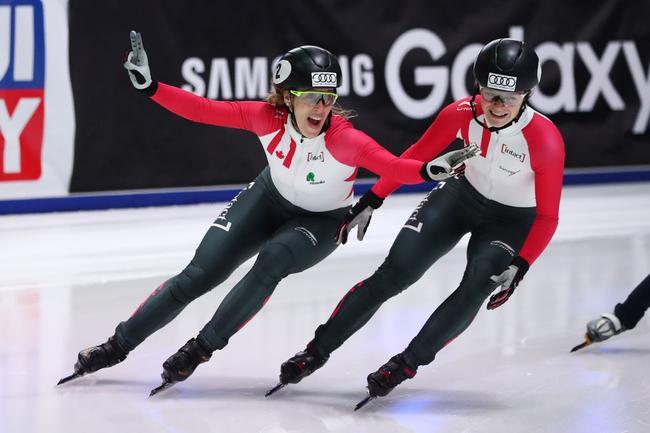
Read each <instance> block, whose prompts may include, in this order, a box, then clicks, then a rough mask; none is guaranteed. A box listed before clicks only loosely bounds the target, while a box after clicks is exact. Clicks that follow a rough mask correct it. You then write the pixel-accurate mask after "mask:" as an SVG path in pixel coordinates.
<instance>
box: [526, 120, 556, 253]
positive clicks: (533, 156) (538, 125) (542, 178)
mask: <svg viewBox="0 0 650 433" xmlns="http://www.w3.org/2000/svg"><path fill="white" fill-rule="evenodd" d="M523 133H524V136H525V137H526V141H527V142H528V145H529V150H530V163H531V166H532V169H533V171H534V172H535V201H536V207H537V216H536V217H535V220H534V222H533V225H532V227H531V228H530V231H529V232H528V236H527V237H526V241H525V242H524V245H523V246H522V248H521V251H520V252H519V256H520V257H522V258H523V259H525V260H526V261H527V262H528V264H530V265H532V264H533V262H534V261H535V260H536V259H537V257H539V255H540V254H541V253H542V251H544V249H545V248H546V246H547V245H548V243H549V242H550V241H551V238H552V237H553V234H554V233H555V229H556V228H557V225H558V221H559V211H560V197H561V195H562V179H563V175H564V156H565V151H564V140H563V139H562V135H561V134H560V131H559V130H558V129H557V127H556V126H555V125H554V124H553V123H552V122H551V121H550V120H548V119H547V118H545V117H543V116H540V115H537V116H536V119H535V120H534V121H533V122H531V124H530V125H529V126H528V127H527V128H526V129H524V131H523Z"/></svg>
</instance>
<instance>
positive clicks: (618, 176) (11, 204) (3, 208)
mask: <svg viewBox="0 0 650 433" xmlns="http://www.w3.org/2000/svg"><path fill="white" fill-rule="evenodd" d="M643 181H650V169H644V170H628V171H615V170H612V171H605V172H604V171H599V172H596V171H575V172H570V173H567V174H565V175H564V185H565V186H566V185H588V184H598V183H621V182H643ZM374 182H375V180H373V179H360V180H358V181H357V182H356V184H355V185H354V192H355V194H363V193H365V192H366V191H368V190H369V189H370V188H371V187H372V185H374ZM431 187H432V184H431V183H421V184H419V185H403V186H402V187H401V188H400V189H399V190H397V192H398V193H406V192H425V191H429V190H430V189H431ZM239 189H240V188H219V187H214V188H206V189H204V190H203V189H192V190H189V191H188V190H175V191H157V192H137V193H125V192H122V193H106V194H101V193H94V194H74V195H70V196H66V197H50V198H36V199H21V200H0V215H12V214H25V213H44V212H67V211H79V210H101V209H124V208H137V207H149V206H173V205H185V204H198V203H211V202H225V201H230V200H231V199H232V198H233V197H234V196H235V195H236V194H237V193H238V192H239Z"/></svg>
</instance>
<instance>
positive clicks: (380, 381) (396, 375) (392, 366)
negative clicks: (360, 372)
mask: <svg viewBox="0 0 650 433" xmlns="http://www.w3.org/2000/svg"><path fill="white" fill-rule="evenodd" d="M415 373H417V368H413V367H411V366H409V365H408V364H407V363H406V361H405V360H404V358H403V357H402V354H399V355H395V356H393V357H392V358H391V359H390V360H389V361H388V362H387V363H386V364H384V365H382V366H381V367H379V370H377V371H375V372H374V373H370V374H369V375H368V396H367V397H366V398H365V399H363V400H361V401H360V402H359V404H357V406H356V407H355V409H354V410H359V409H361V408H362V407H363V406H365V405H366V403H368V402H369V401H370V400H372V399H375V398H377V397H383V396H385V395H387V394H388V393H389V392H391V391H392V390H393V388H395V387H396V386H397V385H399V384H400V383H402V382H404V381H405V380H406V379H411V378H413V377H414V376H415Z"/></svg>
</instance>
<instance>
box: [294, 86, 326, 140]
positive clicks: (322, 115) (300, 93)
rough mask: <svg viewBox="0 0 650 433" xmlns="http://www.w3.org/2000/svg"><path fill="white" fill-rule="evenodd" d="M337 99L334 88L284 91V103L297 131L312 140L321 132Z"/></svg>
mask: <svg viewBox="0 0 650 433" xmlns="http://www.w3.org/2000/svg"><path fill="white" fill-rule="evenodd" d="M337 97H338V96H337V94H336V89H335V88H321V89H306V90H286V91H285V92H284V103H285V105H286V106H287V107H289V108H290V109H291V110H292V112H293V114H294V119H295V125H294V126H295V127H296V128H297V129H298V131H299V132H300V133H301V134H302V135H303V136H305V137H307V138H314V137H316V136H318V135H319V134H320V133H321V132H322V131H323V127H324V125H325V122H326V121H327V119H328V117H329V115H330V113H331V112H332V107H333V106H334V103H335V102H336V99H337Z"/></svg>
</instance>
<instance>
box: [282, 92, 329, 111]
mask: <svg viewBox="0 0 650 433" xmlns="http://www.w3.org/2000/svg"><path fill="white" fill-rule="evenodd" d="M289 92H290V93H291V94H292V95H293V96H295V97H296V98H298V99H300V100H301V101H302V102H304V103H305V104H308V105H312V106H316V105H318V103H319V102H321V101H322V102H323V105H324V106H325V107H330V106H332V105H334V103H335V102H336V100H337V99H338V97H339V95H337V94H336V93H333V92H322V91H318V90H289Z"/></svg>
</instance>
